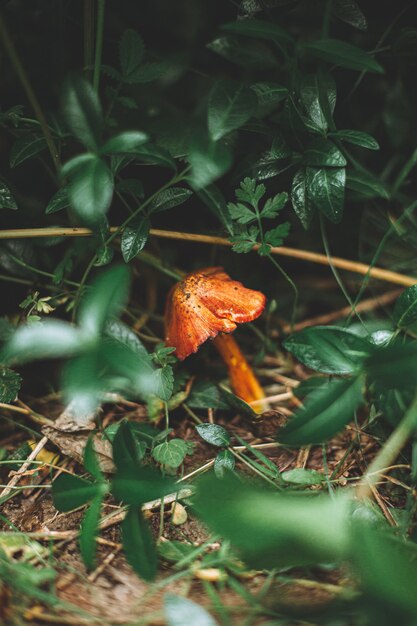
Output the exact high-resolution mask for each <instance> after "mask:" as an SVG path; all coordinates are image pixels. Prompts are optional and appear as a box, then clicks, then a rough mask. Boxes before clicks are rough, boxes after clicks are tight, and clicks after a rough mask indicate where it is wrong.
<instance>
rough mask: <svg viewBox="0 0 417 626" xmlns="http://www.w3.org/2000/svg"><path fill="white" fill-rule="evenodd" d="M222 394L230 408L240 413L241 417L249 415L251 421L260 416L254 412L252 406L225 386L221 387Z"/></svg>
mask: <svg viewBox="0 0 417 626" xmlns="http://www.w3.org/2000/svg"><path fill="white" fill-rule="evenodd" d="M219 389H220V393H221V396H222V398H224V399H225V401H226V402H227V404H228V405H229V406H230V408H232V409H234V410H235V411H238V412H239V413H240V414H241V415H247V416H248V417H250V418H251V419H254V418H256V417H257V416H258V414H257V413H256V412H255V411H254V410H253V408H252V407H251V405H250V404H248V403H247V402H245V401H244V400H242V398H239V397H238V396H236V395H235V394H234V393H232V392H231V391H229V389H227V388H226V387H223V385H219Z"/></svg>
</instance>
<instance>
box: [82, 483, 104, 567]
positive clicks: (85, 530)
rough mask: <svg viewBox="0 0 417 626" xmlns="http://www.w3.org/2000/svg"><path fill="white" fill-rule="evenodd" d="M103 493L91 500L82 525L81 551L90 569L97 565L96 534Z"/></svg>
mask: <svg viewBox="0 0 417 626" xmlns="http://www.w3.org/2000/svg"><path fill="white" fill-rule="evenodd" d="M102 500H103V498H102V495H101V494H100V495H99V496H96V497H95V498H94V500H93V501H92V502H91V504H90V506H89V507H88V509H87V511H86V512H85V514H84V517H83V519H82V521H81V526H80V538H79V544H80V552H81V556H82V558H83V561H84V564H85V566H86V568H87V569H88V570H92V569H93V568H94V567H95V562H96V535H97V532H98V525H99V522H100V513H101V505H102Z"/></svg>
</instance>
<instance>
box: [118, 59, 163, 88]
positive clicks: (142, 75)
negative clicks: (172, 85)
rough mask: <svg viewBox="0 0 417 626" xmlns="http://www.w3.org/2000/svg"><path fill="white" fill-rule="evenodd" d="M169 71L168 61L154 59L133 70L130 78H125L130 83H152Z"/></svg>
mask: <svg viewBox="0 0 417 626" xmlns="http://www.w3.org/2000/svg"><path fill="white" fill-rule="evenodd" d="M168 72H169V65H168V63H166V62H164V61H162V62H161V61H153V62H150V63H143V64H142V65H141V66H140V67H138V68H137V70H135V72H132V74H131V75H130V76H129V78H125V79H124V80H125V82H126V83H129V84H139V83H150V82H152V81H154V80H157V79H158V78H163V77H164V76H165V75H167V74H168Z"/></svg>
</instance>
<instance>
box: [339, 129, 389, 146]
mask: <svg viewBox="0 0 417 626" xmlns="http://www.w3.org/2000/svg"><path fill="white" fill-rule="evenodd" d="M330 136H331V137H335V138H336V139H339V140H340V141H346V142H347V143H351V144H353V145H354V146H361V147H362V148H368V150H379V144H378V142H377V141H376V140H375V139H374V138H373V137H371V135H368V133H364V132H362V131H359V130H337V131H336V132H334V133H330Z"/></svg>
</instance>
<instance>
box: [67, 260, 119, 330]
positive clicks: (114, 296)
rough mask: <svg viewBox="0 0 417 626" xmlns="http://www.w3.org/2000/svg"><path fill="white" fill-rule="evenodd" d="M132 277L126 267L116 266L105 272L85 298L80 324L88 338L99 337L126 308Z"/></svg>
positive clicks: (79, 317) (79, 316)
mask: <svg viewBox="0 0 417 626" xmlns="http://www.w3.org/2000/svg"><path fill="white" fill-rule="evenodd" d="M129 284H130V275H129V271H128V269H127V268H126V267H125V266H124V265H114V266H113V267H111V268H109V269H108V270H106V271H105V272H103V273H102V274H101V275H100V276H99V277H98V278H96V280H95V281H94V283H93V285H92V286H91V288H90V289H89V291H88V292H87V294H86V295H85V296H84V298H83V300H82V303H81V306H80V311H79V315H78V322H79V324H80V326H81V328H82V329H83V331H84V332H85V334H86V335H87V336H90V337H98V336H99V335H101V334H102V333H103V331H104V329H105V327H106V323H107V322H108V320H109V319H111V318H113V317H115V316H117V315H118V314H119V313H120V312H121V310H122V309H123V307H124V306H125V304H126V302H127V298H128V294H129Z"/></svg>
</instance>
